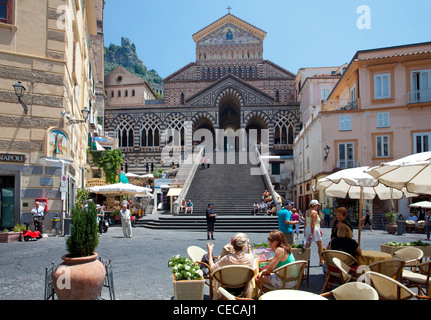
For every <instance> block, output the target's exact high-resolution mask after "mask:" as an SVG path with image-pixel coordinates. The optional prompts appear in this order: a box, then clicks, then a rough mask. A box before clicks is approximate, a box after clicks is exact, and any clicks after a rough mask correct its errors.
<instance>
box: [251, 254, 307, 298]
mask: <svg viewBox="0 0 431 320" xmlns="http://www.w3.org/2000/svg"><path fill="white" fill-rule="evenodd" d="M306 265H307V261H305V260H299V261H295V262H291V263H288V264H286V265H284V266H282V267H280V268H277V269H275V270H274V271H273V273H274V274H275V275H276V276H277V277H278V278H280V280H281V281H282V282H283V285H282V287H281V288H278V287H273V286H271V285H270V284H267V283H264V282H263V281H261V282H260V287H259V292H260V293H259V296H260V295H261V294H262V293H263V292H268V291H271V290H280V289H289V288H287V287H286V283H288V282H293V281H296V285H295V286H294V287H293V288H291V289H293V290H298V288H299V285H300V284H301V280H302V276H303V275H304V269H305V266H306Z"/></svg>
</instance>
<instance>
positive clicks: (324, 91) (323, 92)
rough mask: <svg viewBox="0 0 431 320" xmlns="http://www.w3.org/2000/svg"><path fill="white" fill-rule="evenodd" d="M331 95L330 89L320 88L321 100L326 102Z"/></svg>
mask: <svg viewBox="0 0 431 320" xmlns="http://www.w3.org/2000/svg"><path fill="white" fill-rule="evenodd" d="M330 93H331V89H330V88H320V100H325V101H326V99H328V97H329V94H330Z"/></svg>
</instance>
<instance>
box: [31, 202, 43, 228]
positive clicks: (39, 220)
mask: <svg viewBox="0 0 431 320" xmlns="http://www.w3.org/2000/svg"><path fill="white" fill-rule="evenodd" d="M44 210H45V207H44V206H41V205H40V203H39V202H38V201H36V202H35V203H34V207H33V209H31V214H32V215H33V221H34V228H35V229H36V230H38V231H39V232H40V233H41V234H42V233H43V212H44Z"/></svg>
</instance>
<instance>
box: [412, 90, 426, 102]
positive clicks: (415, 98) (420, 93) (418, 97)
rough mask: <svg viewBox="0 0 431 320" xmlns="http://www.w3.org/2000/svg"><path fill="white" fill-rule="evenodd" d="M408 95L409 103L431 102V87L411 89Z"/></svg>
mask: <svg viewBox="0 0 431 320" xmlns="http://www.w3.org/2000/svg"><path fill="white" fill-rule="evenodd" d="M408 97H409V103H423V102H431V89H427V90H414V91H410V92H409V93H408Z"/></svg>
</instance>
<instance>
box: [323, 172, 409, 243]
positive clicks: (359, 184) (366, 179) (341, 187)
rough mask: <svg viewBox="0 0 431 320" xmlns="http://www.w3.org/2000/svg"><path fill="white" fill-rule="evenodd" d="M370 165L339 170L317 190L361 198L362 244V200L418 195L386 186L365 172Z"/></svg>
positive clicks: (328, 177)
mask: <svg viewBox="0 0 431 320" xmlns="http://www.w3.org/2000/svg"><path fill="white" fill-rule="evenodd" d="M367 169H368V167H359V168H351V169H345V170H341V171H337V172H335V173H333V174H331V175H329V176H327V177H325V178H323V179H319V180H318V181H317V184H316V189H317V190H323V191H324V192H325V194H326V195H327V196H329V197H336V198H345V197H346V196H349V197H350V198H351V199H359V219H358V222H359V223H358V227H359V232H358V244H359V245H360V244H361V226H362V224H361V220H362V200H372V199H374V198H375V197H376V196H377V197H379V198H380V199H381V200H393V199H401V198H402V197H403V196H404V195H406V196H416V194H414V195H413V194H404V192H403V191H400V190H397V189H394V188H389V187H386V186H385V185H383V184H381V183H380V182H379V181H378V180H377V179H375V178H373V177H372V176H371V175H369V174H368V173H366V172H365V170H367Z"/></svg>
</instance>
